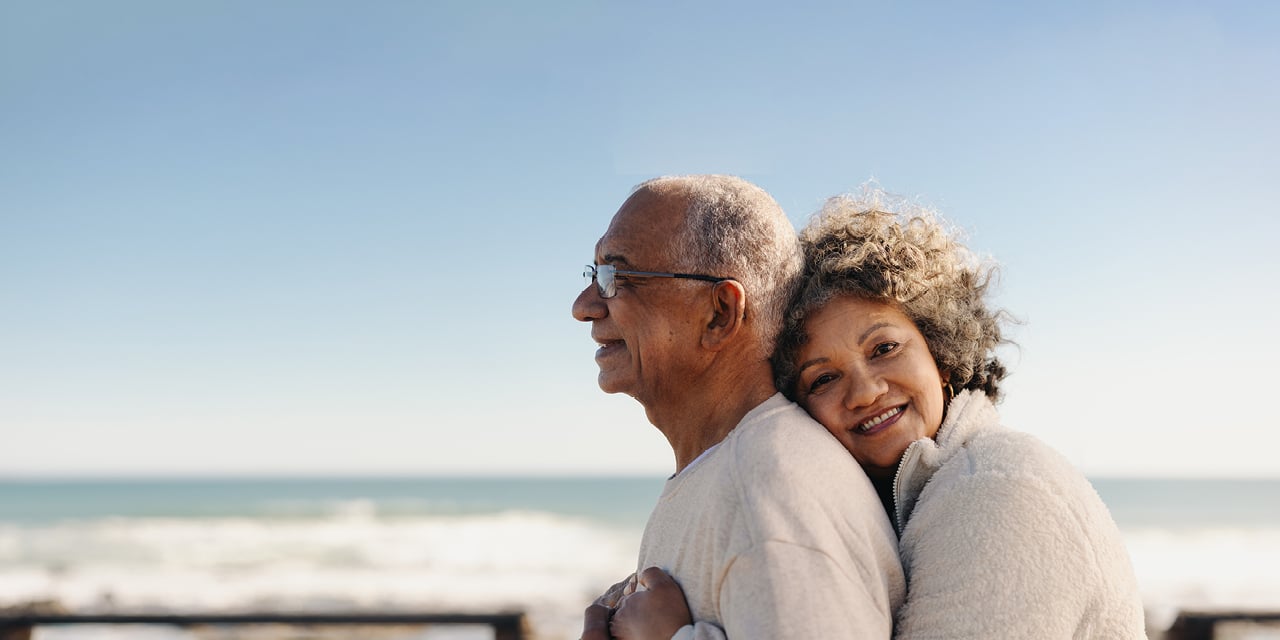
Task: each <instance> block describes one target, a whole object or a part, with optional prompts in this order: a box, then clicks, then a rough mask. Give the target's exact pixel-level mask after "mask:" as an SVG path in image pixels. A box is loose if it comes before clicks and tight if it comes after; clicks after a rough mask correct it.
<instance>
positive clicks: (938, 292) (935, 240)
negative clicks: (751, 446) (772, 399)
mask: <svg viewBox="0 0 1280 640" xmlns="http://www.w3.org/2000/svg"><path fill="white" fill-rule="evenodd" d="M800 240H801V243H802V244H803V245H804V251H805V273H804V284H803V285H802V287H801V289H800V291H799V292H798V293H797V294H796V296H795V297H794V298H793V299H792V302H791V306H790V308H789V310H788V312H787V316H786V320H785V323H784V325H783V329H782V333H781V335H780V336H779V338H778V347H777V350H776V351H775V353H774V356H773V371H774V376H775V378H776V382H777V384H778V389H780V390H781V391H782V392H783V393H785V394H787V395H788V397H791V398H792V399H794V398H795V396H796V388H795V386H796V383H797V378H798V375H799V371H797V368H796V364H797V362H796V359H797V356H798V355H799V351H800V348H801V347H802V346H803V345H804V344H805V342H806V341H807V340H808V336H807V335H806V334H805V330H804V324H805V320H806V319H807V318H808V317H809V316H810V314H812V313H813V312H814V311H815V310H817V309H819V308H821V307H822V306H823V305H825V304H826V303H828V302H830V301H831V300H832V299H833V298H836V297H839V296H856V297H859V298H865V299H868V300H874V301H877V302H885V303H888V304H892V305H893V306H895V307H896V308H898V309H899V310H901V311H902V312H903V314H905V315H906V316H907V317H908V318H910V319H911V321H912V322H914V323H915V325H916V328H917V329H919V330H920V333H921V334H922V335H923V336H924V339H925V342H926V343H927V344H928V346H929V352H930V353H931V354H933V359H934V362H935V363H936V364H937V365H938V371H939V372H941V373H942V374H943V375H945V376H947V379H946V382H948V383H950V384H951V385H952V387H953V388H954V389H955V390H956V391H959V390H961V389H980V390H982V391H983V392H984V393H985V394H986V395H987V397H989V398H991V399H992V401H996V400H999V398H1000V380H1001V379H1002V378H1004V376H1005V367H1004V365H1003V364H1002V363H1001V362H1000V360H999V359H997V358H996V356H995V348H996V346H997V345H999V344H1001V343H1002V342H1005V340H1004V339H1003V338H1002V337H1001V324H1002V321H1003V320H1004V317H1005V314H1004V313H1003V312H1000V311H996V310H992V309H991V308H989V307H988V306H987V301H986V294H987V287H988V285H989V284H990V283H991V280H992V278H993V277H994V275H995V267H994V266H991V265H990V264H984V263H983V262H982V261H979V260H978V259H977V258H976V257H974V255H973V254H972V253H971V252H970V251H969V250H968V249H967V248H966V247H965V246H964V245H963V244H961V243H960V241H959V240H958V239H957V238H956V234H955V233H953V232H951V231H950V230H949V229H948V228H947V227H946V226H945V225H944V224H943V222H942V221H941V219H940V218H939V217H938V216H937V214H936V213H934V212H933V211H932V210H929V209H926V208H923V207H921V206H919V205H916V204H914V203H912V202H908V201H906V200H904V199H902V198H899V197H896V196H891V195H889V194H886V193H884V192H883V191H881V190H879V189H878V188H874V187H867V188H864V189H863V192H862V193H861V194H857V195H841V196H836V197H834V198H831V199H830V200H828V201H827V203H826V205H825V206H823V208H822V210H821V211H819V212H818V213H817V214H816V215H815V216H814V217H813V219H812V220H811V221H810V222H809V224H808V226H806V227H805V229H804V231H802V232H801V233H800Z"/></svg>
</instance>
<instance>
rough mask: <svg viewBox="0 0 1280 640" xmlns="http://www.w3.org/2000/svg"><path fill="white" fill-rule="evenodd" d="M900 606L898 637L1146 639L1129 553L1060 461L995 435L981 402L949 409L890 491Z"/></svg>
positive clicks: (1031, 443) (1015, 436)
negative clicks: (902, 586)
mask: <svg viewBox="0 0 1280 640" xmlns="http://www.w3.org/2000/svg"><path fill="white" fill-rule="evenodd" d="M894 502H895V510H896V512H897V513H896V515H897V519H896V523H895V524H896V525H897V526H898V528H899V530H900V532H901V538H900V539H899V551H900V553H901V556H902V565H903V569H904V570H905V571H906V573H907V581H908V586H907V602H906V604H905V605H904V606H903V607H902V609H901V610H900V611H899V612H898V617H897V626H896V632H895V637H896V638H898V639H900V640H922V639H926V638H938V639H940V640H941V639H947V640H956V639H961V638H983V639H984V640H990V639H1000V638H1009V639H1013V638H1079V639H1084V638H1097V639H1100V640H1101V639H1106V640H1116V639H1127V638H1145V637H1146V632H1145V630H1144V624H1143V611H1142V601H1141V599H1140V597H1139V595H1138V587H1137V581H1136V580H1135V579H1134V575H1133V569H1132V567H1131V566H1130V563H1129V556H1128V553H1127V552H1126V551H1125V548H1124V543H1123V542H1122V540H1121V538H1120V533H1119V531H1118V530H1117V528H1116V525H1115V522H1114V521H1112V519H1111V515H1110V513H1108V512H1107V508H1106V506H1105V505H1103V504H1102V500H1101V499H1099V498H1098V494H1097V493H1096V492H1095V491H1094V490H1093V487H1092V486H1091V485H1090V484H1089V482H1088V481H1087V480H1085V478H1084V476H1083V475H1081V474H1080V472H1079V471H1077V470H1076V469H1075V468H1074V467H1072V466H1071V464H1070V463H1068V462H1067V461H1066V459H1064V458H1063V457H1062V456H1060V455H1058V454H1057V453H1056V452H1054V451H1053V450H1051V449H1050V448H1049V447H1047V446H1045V445H1044V444H1043V443H1041V442H1040V441H1039V440H1036V439H1035V438H1033V437H1032V436H1030V435H1027V434H1024V433H1018V432H1015V431H1009V430H1006V429H1004V428H1003V427H1002V426H1001V425H1000V417H999V415H998V414H997V413H996V410H995V408H994V407H993V406H992V405H991V403H990V402H989V401H988V400H987V398H986V396H985V395H984V394H982V393H978V392H973V391H963V392H961V393H959V394H957V395H956V397H955V398H954V399H952V401H951V403H950V404H949V405H948V407H947V418H946V420H945V421H944V422H943V424H942V427H941V428H940V429H939V431H938V434H937V438H936V441H935V440H930V439H922V440H919V441H917V442H914V443H912V445H911V446H910V447H909V448H908V449H907V452H906V453H905V454H904V455H903V459H902V461H901V463H900V464H899V466H898V475H897V477H896V479H895V481H894Z"/></svg>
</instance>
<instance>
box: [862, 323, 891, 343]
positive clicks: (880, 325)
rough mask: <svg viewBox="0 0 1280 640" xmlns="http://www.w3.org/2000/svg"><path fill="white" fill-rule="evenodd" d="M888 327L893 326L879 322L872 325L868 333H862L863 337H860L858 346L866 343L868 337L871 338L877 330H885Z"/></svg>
mask: <svg viewBox="0 0 1280 640" xmlns="http://www.w3.org/2000/svg"><path fill="white" fill-rule="evenodd" d="M888 326H892V325H891V324H890V323H888V322H877V323H875V324H873V325H871V327H869V328H868V329H867V330H866V331H863V332H862V335H860V336H858V344H862V343H864V342H866V341H867V337H868V336H870V335H871V334H872V333H874V332H875V330H876V329H883V328H885V327H888Z"/></svg>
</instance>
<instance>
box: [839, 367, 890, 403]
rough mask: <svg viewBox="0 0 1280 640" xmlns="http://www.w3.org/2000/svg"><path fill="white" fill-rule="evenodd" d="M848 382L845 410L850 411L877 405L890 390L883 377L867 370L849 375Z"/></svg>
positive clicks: (856, 371) (860, 370)
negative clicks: (881, 397)
mask: <svg viewBox="0 0 1280 640" xmlns="http://www.w3.org/2000/svg"><path fill="white" fill-rule="evenodd" d="M846 381H847V382H848V386H847V388H846V390H845V398H844V404H845V408H847V409H850V410H853V409H862V408H864V407H869V406H871V405H873V404H875V403H876V401H877V400H879V399H880V396H882V395H884V394H885V392H886V391H888V390H889V384H888V383H887V382H885V380H884V377H883V376H880V375H877V374H876V373H875V372H872V371H867V370H866V369H865V368H863V369H859V370H855V371H852V372H850V373H849V374H847V376H846Z"/></svg>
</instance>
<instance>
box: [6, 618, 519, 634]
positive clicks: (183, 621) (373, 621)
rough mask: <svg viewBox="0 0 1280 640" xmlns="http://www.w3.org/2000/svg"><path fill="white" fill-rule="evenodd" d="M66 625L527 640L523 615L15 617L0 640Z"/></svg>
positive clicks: (10, 620)
mask: <svg viewBox="0 0 1280 640" xmlns="http://www.w3.org/2000/svg"><path fill="white" fill-rule="evenodd" d="M55 624H56V625H68V624H147V625H168V626H175V627H193V626H200V625H265V624H272V625H289V626H351V625H387V626H391V625H432V624H442V625H487V626H489V627H490V628H492V629H493V638H494V640H525V639H526V638H528V637H529V634H528V627H527V623H526V621H525V617H524V614H523V613H496V614H470V613H406V614H399V613H376V614H375V613H371V614H359V613H352V614H309V613H299V614H286V613H247V614H217V615H214V614H211V615H165V614H158V615H149V614H148V615H128V614H124V615H121V614H110V615H72V614H17V615H0V640H30V638H31V632H32V631H33V630H34V629H35V628H36V627H38V626H44V625H55Z"/></svg>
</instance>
